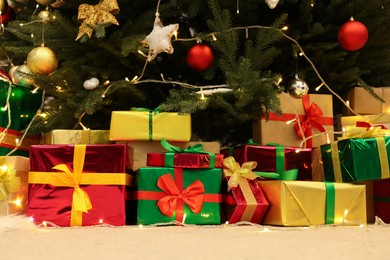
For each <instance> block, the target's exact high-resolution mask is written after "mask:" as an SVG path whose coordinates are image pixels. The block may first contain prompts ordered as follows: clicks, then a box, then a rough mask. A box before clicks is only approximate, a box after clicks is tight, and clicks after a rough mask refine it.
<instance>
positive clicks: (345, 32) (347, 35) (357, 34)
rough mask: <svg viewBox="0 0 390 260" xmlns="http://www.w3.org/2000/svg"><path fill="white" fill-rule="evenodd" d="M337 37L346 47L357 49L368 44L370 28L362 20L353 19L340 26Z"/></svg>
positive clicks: (351, 49)
mask: <svg viewBox="0 0 390 260" xmlns="http://www.w3.org/2000/svg"><path fill="white" fill-rule="evenodd" d="M337 39H338V41H339V44H340V46H341V47H343V48H344V49H346V50H348V51H356V50H359V49H360V48H362V47H363V46H364V45H365V44H366V42H367V39H368V30H367V28H366V26H365V25H364V24H362V23H361V22H358V21H354V20H351V21H349V22H346V23H345V24H343V25H342V26H341V27H340V29H339V32H338V36H337Z"/></svg>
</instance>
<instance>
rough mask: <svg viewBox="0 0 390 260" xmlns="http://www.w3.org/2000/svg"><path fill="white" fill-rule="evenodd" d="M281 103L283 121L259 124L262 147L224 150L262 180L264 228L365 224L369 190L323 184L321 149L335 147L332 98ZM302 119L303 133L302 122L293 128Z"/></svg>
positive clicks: (258, 139) (252, 144)
mask: <svg viewBox="0 0 390 260" xmlns="http://www.w3.org/2000/svg"><path fill="white" fill-rule="evenodd" d="M288 99H291V100H288ZM280 100H281V107H282V113H283V114H282V115H276V114H271V115H270V118H269V120H268V121H267V120H266V119H262V120H259V121H256V122H254V128H253V138H254V140H255V141H256V142H257V143H255V142H253V141H250V142H248V143H247V144H244V145H241V146H236V147H230V148H228V149H223V150H222V153H223V154H224V155H225V156H228V155H230V156H233V157H234V158H235V159H236V160H237V161H238V162H239V163H240V164H243V165H245V164H250V165H251V166H250V168H251V169H253V172H252V173H254V174H255V175H258V177H259V176H260V177H261V179H260V180H258V181H257V183H258V186H259V188H260V190H261V192H262V194H264V198H265V200H266V201H268V203H267V204H268V209H267V210H266V211H265V213H264V218H263V220H262V221H261V223H262V224H267V225H278V226H310V225H324V224H337V225H361V224H365V223H366V222H367V220H366V187H365V185H357V184H339V183H325V182H323V176H324V172H323V167H322V164H321V162H322V160H321V150H320V146H321V145H323V144H327V143H329V142H330V141H333V110H332V97H331V96H330V95H306V96H304V97H303V98H302V99H292V98H291V97H289V96H288V95H286V94H282V95H280ZM297 116H298V117H299V120H300V123H301V127H299V126H298V124H297V122H295V124H289V123H290V122H292V121H297V120H296V117H297ZM294 119H295V120H294ZM325 132H326V133H327V134H321V133H325ZM311 137H312V138H311ZM306 138H307V140H306V142H303V140H304V139H306ZM305 145H306V147H305ZM225 160H226V159H225ZM247 167H249V166H247ZM252 177H253V178H255V176H252Z"/></svg>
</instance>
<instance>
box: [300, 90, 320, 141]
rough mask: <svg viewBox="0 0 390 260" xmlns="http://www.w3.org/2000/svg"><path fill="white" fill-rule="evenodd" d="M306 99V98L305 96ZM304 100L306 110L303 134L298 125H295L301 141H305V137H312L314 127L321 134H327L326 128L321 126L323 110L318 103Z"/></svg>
mask: <svg viewBox="0 0 390 260" xmlns="http://www.w3.org/2000/svg"><path fill="white" fill-rule="evenodd" d="M305 97H306V96H305ZM305 97H304V98H302V103H303V108H304V110H305V117H304V119H303V121H302V122H301V128H302V132H303V133H302V132H301V130H300V129H299V125H298V123H295V125H294V128H295V132H296V133H297V135H298V137H299V138H300V139H303V136H305V137H309V136H311V135H312V127H314V128H316V129H317V130H318V131H320V132H325V128H324V127H323V126H322V125H321V124H320V118H321V117H322V115H323V113H322V110H321V108H320V107H319V106H318V105H317V104H316V103H314V102H313V103H311V105H309V103H310V101H309V99H308V98H305Z"/></svg>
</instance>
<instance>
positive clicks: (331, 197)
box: [325, 182, 336, 224]
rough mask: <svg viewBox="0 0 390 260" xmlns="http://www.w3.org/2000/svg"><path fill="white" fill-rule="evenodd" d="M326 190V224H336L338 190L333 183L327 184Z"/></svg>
mask: <svg viewBox="0 0 390 260" xmlns="http://www.w3.org/2000/svg"><path fill="white" fill-rule="evenodd" d="M325 189H326V208H325V224H334V212H335V201H336V190H335V187H334V184H333V183H331V182H325Z"/></svg>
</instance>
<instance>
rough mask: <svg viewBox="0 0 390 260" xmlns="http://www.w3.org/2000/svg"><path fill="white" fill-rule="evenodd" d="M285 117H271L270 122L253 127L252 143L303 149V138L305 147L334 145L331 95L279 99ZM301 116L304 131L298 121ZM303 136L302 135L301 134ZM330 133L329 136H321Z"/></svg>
mask: <svg viewBox="0 0 390 260" xmlns="http://www.w3.org/2000/svg"><path fill="white" fill-rule="evenodd" d="M279 99H280V107H281V110H282V113H283V114H282V115H278V114H276V113H270V114H269V120H266V118H262V119H261V120H256V121H254V123H253V139H254V141H255V142H258V143H260V144H262V145H266V144H268V143H271V142H274V143H278V144H281V145H284V146H292V147H301V143H302V141H303V137H305V138H308V137H310V136H314V137H313V138H310V139H307V141H306V147H309V148H312V147H319V146H320V145H321V144H325V143H328V142H329V141H333V106H332V95H324V94H308V95H306V96H304V97H303V98H302V99H294V98H291V97H290V96H289V95H287V94H281V95H279ZM296 114H298V115H299V120H300V125H301V129H300V128H299V126H298V124H297V122H296V121H295V122H294V123H290V124H288V122H292V121H291V120H296ZM302 132H303V134H302ZM325 132H328V134H321V133H325Z"/></svg>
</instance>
